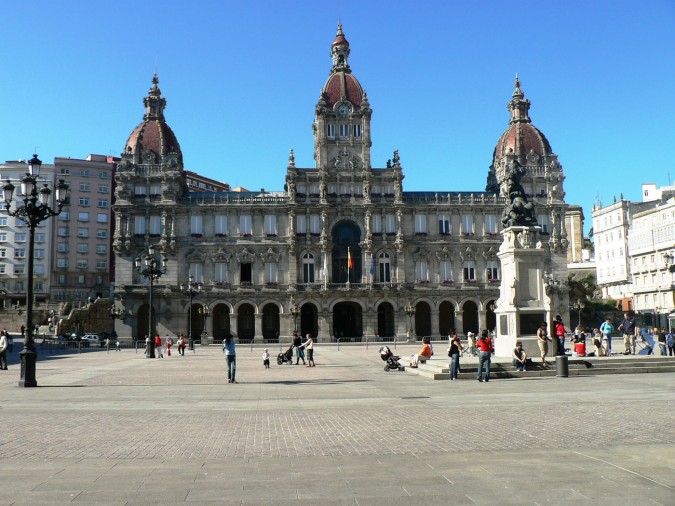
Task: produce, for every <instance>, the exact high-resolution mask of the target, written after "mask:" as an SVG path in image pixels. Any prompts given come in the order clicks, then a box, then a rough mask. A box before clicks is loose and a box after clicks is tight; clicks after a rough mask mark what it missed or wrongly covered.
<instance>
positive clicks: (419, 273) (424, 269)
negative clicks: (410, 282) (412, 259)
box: [415, 260, 429, 283]
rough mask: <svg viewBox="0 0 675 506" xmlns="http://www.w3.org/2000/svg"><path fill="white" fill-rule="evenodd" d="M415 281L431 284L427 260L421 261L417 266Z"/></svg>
mask: <svg viewBox="0 0 675 506" xmlns="http://www.w3.org/2000/svg"><path fill="white" fill-rule="evenodd" d="M415 280H416V281H417V282H418V283H428V282H429V266H428V265H427V262H426V261H425V260H420V261H419V262H417V263H416V264H415Z"/></svg>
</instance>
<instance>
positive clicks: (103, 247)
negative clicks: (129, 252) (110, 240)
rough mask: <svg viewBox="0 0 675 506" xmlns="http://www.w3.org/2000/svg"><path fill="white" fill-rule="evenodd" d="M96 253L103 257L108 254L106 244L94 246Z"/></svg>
mask: <svg viewBox="0 0 675 506" xmlns="http://www.w3.org/2000/svg"><path fill="white" fill-rule="evenodd" d="M96 253H97V254H99V255H104V254H106V253H108V245H107V244H97V245H96Z"/></svg>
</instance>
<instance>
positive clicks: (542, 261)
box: [495, 226, 551, 357]
mask: <svg viewBox="0 0 675 506" xmlns="http://www.w3.org/2000/svg"><path fill="white" fill-rule="evenodd" d="M539 232H540V227H525V226H512V227H508V228H505V229H504V230H503V231H502V236H503V239H504V240H503V241H502V245H501V246H500V248H499V253H498V254H497V256H498V257H499V260H500V262H501V269H502V283H501V286H500V293H499V300H498V301H497V309H496V311H495V313H496V316H497V337H496V339H495V355H496V356H498V357H510V356H511V355H512V353H513V349H514V348H515V345H516V342H517V341H522V342H523V348H524V349H525V352H526V353H527V354H528V355H529V356H530V357H537V356H539V350H538V345H537V342H536V341H537V338H536V334H537V329H538V328H539V326H540V325H541V323H542V322H548V321H550V313H551V299H550V298H549V295H548V292H549V290H548V288H547V286H546V282H545V276H544V273H545V272H546V262H547V259H548V258H549V257H550V252H549V251H548V249H547V246H546V245H544V244H543V243H542V241H541V239H540V236H539Z"/></svg>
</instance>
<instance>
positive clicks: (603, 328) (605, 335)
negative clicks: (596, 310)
mask: <svg viewBox="0 0 675 506" xmlns="http://www.w3.org/2000/svg"><path fill="white" fill-rule="evenodd" d="M600 332H602V340H603V341H604V340H607V356H610V355H611V354H612V333H613V332H614V325H612V319H611V318H607V320H605V321H604V322H603V324H602V325H600Z"/></svg>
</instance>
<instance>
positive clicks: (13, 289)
mask: <svg viewBox="0 0 675 506" xmlns="http://www.w3.org/2000/svg"><path fill="white" fill-rule="evenodd" d="M27 172H28V164H27V163H26V161H24V160H18V161H8V162H5V163H3V164H0V179H1V180H2V183H1V184H2V185H3V186H4V185H5V184H6V183H7V182H8V181H10V180H11V181H12V184H14V185H15V186H16V190H15V192H14V198H13V201H12V210H14V209H16V203H17V201H18V202H22V194H21V184H20V183H19V182H18V181H20V180H21V179H22V178H23V177H24V176H25V175H26V173H27ZM39 181H40V182H41V183H47V184H49V185H50V186H51V187H52V188H53V182H54V166H53V165H49V164H42V168H41V171H40V178H39ZM52 226H53V220H49V219H48V220H45V221H43V222H42V223H40V224H39V225H38V227H37V228H36V229H35V250H34V251H35V253H34V258H35V262H34V268H33V269H34V270H33V273H34V276H33V289H34V291H33V293H34V298H35V301H45V300H47V298H48V297H49V291H50V280H49V272H50V269H49V266H50V263H51V254H52V248H51V247H50V244H49V240H50V237H51V227H52ZM29 232H30V231H29V229H28V227H27V226H26V224H25V223H24V221H23V220H22V219H21V218H14V217H12V216H9V215H8V213H7V211H6V210H5V202H4V199H3V200H2V202H0V307H3V308H7V307H9V306H11V305H17V304H19V305H21V306H23V305H25V303H26V269H27V262H26V259H27V256H28V247H29V243H28V241H29Z"/></svg>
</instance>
